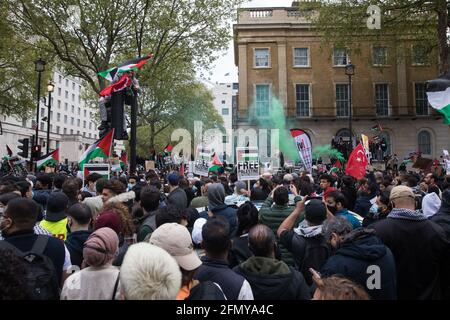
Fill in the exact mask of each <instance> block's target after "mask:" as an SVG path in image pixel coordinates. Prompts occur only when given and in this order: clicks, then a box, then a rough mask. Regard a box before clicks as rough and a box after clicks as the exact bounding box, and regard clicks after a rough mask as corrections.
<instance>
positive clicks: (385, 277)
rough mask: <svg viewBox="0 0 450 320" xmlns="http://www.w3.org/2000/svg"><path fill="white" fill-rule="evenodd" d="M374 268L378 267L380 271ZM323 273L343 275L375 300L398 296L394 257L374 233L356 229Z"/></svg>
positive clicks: (332, 257) (324, 268)
mask: <svg viewBox="0 0 450 320" xmlns="http://www.w3.org/2000/svg"><path fill="white" fill-rule="evenodd" d="M372 266H377V267H378V268H379V269H378V271H376V270H374V269H373V267H372ZM377 272H378V275H379V276H380V277H379V281H378V280H377V278H376V277H377ZM321 273H322V275H323V276H331V275H342V276H344V277H346V278H348V279H350V280H352V281H354V282H356V283H358V284H359V285H361V286H362V287H363V288H365V289H366V291H367V293H369V294H370V296H371V298H372V299H375V300H393V299H396V297H397V290H396V274H395V261H394V256H393V255H392V252H391V250H389V248H388V247H386V246H385V245H384V244H383V243H382V242H381V240H380V239H379V238H378V237H376V236H375V235H374V231H368V230H365V229H357V230H354V231H352V232H351V233H350V234H348V235H347V237H345V239H344V240H343V242H342V243H341V244H340V246H339V248H338V249H337V250H336V252H335V254H334V255H333V256H331V257H330V258H329V259H328V261H327V262H326V263H325V265H324V266H323V268H322V272H321ZM368 285H371V286H370V287H368Z"/></svg>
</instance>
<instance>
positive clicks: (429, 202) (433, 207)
mask: <svg viewBox="0 0 450 320" xmlns="http://www.w3.org/2000/svg"><path fill="white" fill-rule="evenodd" d="M440 207H441V198H439V196H438V195H437V194H436V193H434V192H432V193H429V194H427V195H425V197H423V200H422V211H423V214H424V216H425V217H427V218H429V217H431V216H432V215H434V214H435V213H436V212H437V211H438V210H439V208H440Z"/></svg>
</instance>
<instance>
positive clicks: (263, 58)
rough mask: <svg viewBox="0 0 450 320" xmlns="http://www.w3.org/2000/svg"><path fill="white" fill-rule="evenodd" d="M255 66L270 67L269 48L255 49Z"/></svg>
mask: <svg viewBox="0 0 450 320" xmlns="http://www.w3.org/2000/svg"><path fill="white" fill-rule="evenodd" d="M255 67H263V68H264V67H266V68H267V67H269V49H268V48H263V49H262V48H260V49H255Z"/></svg>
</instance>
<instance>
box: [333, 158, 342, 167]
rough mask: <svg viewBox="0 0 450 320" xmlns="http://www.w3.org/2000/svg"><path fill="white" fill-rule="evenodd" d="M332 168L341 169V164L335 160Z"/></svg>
mask: <svg viewBox="0 0 450 320" xmlns="http://www.w3.org/2000/svg"><path fill="white" fill-rule="evenodd" d="M333 167H334V168H338V169H342V163H341V162H340V161H339V159H338V160H336V162H335V163H334V166H333Z"/></svg>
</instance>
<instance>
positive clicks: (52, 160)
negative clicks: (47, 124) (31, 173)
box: [36, 148, 59, 170]
mask: <svg viewBox="0 0 450 320" xmlns="http://www.w3.org/2000/svg"><path fill="white" fill-rule="evenodd" d="M58 163H59V148H58V149H56V150H55V151H52V152H50V153H48V154H46V155H45V156H42V157H40V158H39V159H37V161H36V166H37V169H38V170H39V169H41V168H42V167H45V166H48V165H50V164H58Z"/></svg>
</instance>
